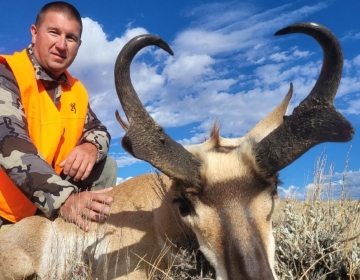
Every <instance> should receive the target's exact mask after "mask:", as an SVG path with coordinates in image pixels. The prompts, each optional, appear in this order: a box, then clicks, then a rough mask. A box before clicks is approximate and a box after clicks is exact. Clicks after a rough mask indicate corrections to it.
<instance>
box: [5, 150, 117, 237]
mask: <svg viewBox="0 0 360 280" xmlns="http://www.w3.org/2000/svg"><path fill="white" fill-rule="evenodd" d="M60 176H61V177H62V178H63V179H64V180H67V181H69V182H71V183H72V184H74V185H76V186H77V187H78V188H79V189H81V190H82V191H85V190H100V189H104V188H107V187H113V186H115V184H116V178H117V164H116V161H115V160H114V159H113V158H111V157H109V156H107V157H106V158H105V159H104V160H102V161H101V162H99V163H97V164H95V165H94V167H93V170H92V171H91V173H90V175H89V177H88V178H86V179H85V180H84V181H78V182H75V181H73V180H72V179H71V178H70V177H69V176H64V175H60ZM38 212H39V211H38ZM11 226H13V224H2V221H1V218H0V235H1V234H2V233H4V232H5V231H7V230H8V229H9V228H10V227H11Z"/></svg>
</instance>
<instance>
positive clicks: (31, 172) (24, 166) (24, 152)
mask: <svg viewBox="0 0 360 280" xmlns="http://www.w3.org/2000/svg"><path fill="white" fill-rule="evenodd" d="M27 125H28V124H27V119H26V116H25V113H24V110H23V107H22V105H21V102H20V91H19V88H18V86H17V83H16V81H15V77H14V75H13V74H12V73H11V71H9V69H7V67H5V66H4V65H3V64H0V167H1V168H2V169H3V170H4V171H5V173H6V174H7V175H8V176H9V178H10V179H11V180H12V182H13V183H14V184H15V185H16V186H17V187H18V188H19V189H20V190H21V191H22V193H23V194H24V195H25V196H26V197H27V198H29V200H30V201H31V202H33V203H34V204H35V205H36V206H37V207H38V208H39V209H40V210H41V211H42V212H43V213H44V214H45V215H46V216H47V217H48V218H54V217H55V216H56V214H57V212H58V210H59V209H60V207H61V205H62V204H63V203H64V202H65V201H66V199H67V198H68V197H69V196H70V195H71V194H72V193H74V192H77V187H76V186H74V185H72V184H71V183H69V182H68V181H64V180H62V179H61V177H60V176H58V175H57V174H56V172H55V171H54V170H53V168H52V167H51V166H50V165H49V164H48V163H47V162H46V161H45V160H44V159H43V158H42V156H41V155H40V153H39V151H38V150H37V149H36V147H35V146H34V144H33V142H32V141H31V139H30V137H29V134H28V131H27Z"/></svg>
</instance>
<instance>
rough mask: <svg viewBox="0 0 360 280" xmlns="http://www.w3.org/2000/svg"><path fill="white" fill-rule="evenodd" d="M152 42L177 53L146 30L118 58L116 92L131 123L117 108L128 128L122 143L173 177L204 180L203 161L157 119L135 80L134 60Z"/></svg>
mask: <svg viewBox="0 0 360 280" xmlns="http://www.w3.org/2000/svg"><path fill="white" fill-rule="evenodd" d="M150 45H155V46H158V47H160V48H162V49H163V50H165V51H167V52H168V53H170V54H171V55H172V54H173V52H172V50H171V48H170V47H169V45H168V44H167V43H166V42H165V41H164V40H162V39H161V38H160V37H158V36H155V35H150V34H145V35H140V36H137V37H135V38H133V39H132V40H130V41H129V42H128V43H127V44H126V45H125V46H124V47H123V49H122V50H121V52H120V53H119V55H118V57H117V59H116V63H115V86H116V92H117V94H118V97H119V100H120V103H121V105H122V108H123V110H124V112H125V114H126V117H127V119H128V121H129V124H127V123H126V122H124V121H123V120H122V119H121V117H120V115H119V112H118V111H117V110H116V112H115V114H116V118H117V120H118V121H119V123H120V125H121V126H122V127H123V128H124V129H125V131H126V134H125V136H124V137H123V139H122V141H121V143H122V146H123V147H124V149H125V150H126V151H127V152H129V153H130V154H131V155H133V156H134V157H136V158H139V159H142V160H145V161H147V162H149V163H150V164H152V165H153V166H154V167H156V168H158V169H159V170H161V171H162V172H163V173H165V174H166V175H168V176H169V177H171V178H176V179H179V180H182V181H184V182H185V183H189V184H192V185H193V186H196V185H198V183H199V182H200V171H199V168H200V162H199V161H198V159H197V158H195V157H194V156H193V155H192V154H191V153H189V152H188V151H187V150H185V148H184V147H183V146H182V145H180V144H179V143H177V142H175V141H174V140H173V139H171V138H170V137H169V136H168V135H167V134H166V133H165V131H164V129H163V128H162V127H161V126H160V125H158V124H157V123H156V122H155V121H154V119H153V118H152V117H151V116H150V115H149V113H148V112H147V111H146V109H145V108H144V106H143V105H142V103H141V101H140V100H139V98H138V95H137V93H136V92H135V90H134V87H133V85H132V83H131V79H130V64H131V62H132V60H133V58H134V57H135V55H136V54H137V53H138V52H139V51H140V50H141V49H143V48H144V47H146V46H150Z"/></svg>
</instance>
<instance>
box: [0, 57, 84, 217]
mask: <svg viewBox="0 0 360 280" xmlns="http://www.w3.org/2000/svg"><path fill="white" fill-rule="evenodd" d="M0 63H3V64H7V65H9V67H10V68H11V70H12V72H13V74H14V76H15V78H16V81H17V83H18V85H19V88H20V93H21V103H22V105H23V107H24V110H25V115H26V117H27V122H28V132H29V135H30V138H31V140H32V141H33V143H34V145H35V146H36V148H37V149H38V150H39V152H40V154H41V155H42V157H43V158H44V159H45V160H46V161H47V163H48V164H50V165H51V166H52V167H53V168H54V169H55V171H56V173H57V174H60V173H61V171H62V168H61V167H59V164H60V163H61V162H62V161H63V160H64V159H65V158H66V157H67V155H68V154H69V153H70V152H71V150H72V149H74V147H75V146H76V145H77V143H78V141H79V140H80V138H81V136H82V132H83V128H84V124H85V118H86V113H87V106H88V94H87V92H86V89H85V87H84V86H83V85H82V84H81V83H80V82H79V81H78V80H77V79H75V78H73V77H72V76H70V74H69V73H68V72H66V76H67V78H68V80H69V83H70V85H71V87H70V86H68V85H65V86H62V94H61V99H60V102H59V104H58V106H57V107H56V106H55V104H54V103H53V101H52V100H51V98H50V97H49V95H48V93H47V92H46V90H45V89H44V87H43V85H42V83H41V82H40V81H37V79H36V78H35V72H34V66H33V64H32V63H31V61H30V59H29V57H28V55H27V53H26V50H23V51H22V52H21V53H18V52H16V53H14V55H9V56H7V55H1V56H0ZM35 211H36V206H35V205H34V204H33V203H32V202H31V201H30V200H29V199H28V198H27V197H26V196H25V195H24V194H23V193H22V192H21V191H20V190H19V188H18V187H17V186H16V185H15V184H14V183H13V182H12V181H11V180H10V178H9V177H8V176H7V175H6V173H5V172H4V171H3V170H1V169H0V216H1V217H3V218H5V219H6V220H8V221H11V222H18V221H20V220H21V219H23V218H25V217H29V216H32V215H34V213H35Z"/></svg>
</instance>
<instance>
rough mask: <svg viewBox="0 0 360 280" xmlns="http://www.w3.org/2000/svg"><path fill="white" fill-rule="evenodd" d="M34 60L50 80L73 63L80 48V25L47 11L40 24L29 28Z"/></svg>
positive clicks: (63, 16)
mask: <svg viewBox="0 0 360 280" xmlns="http://www.w3.org/2000/svg"><path fill="white" fill-rule="evenodd" d="M30 31H31V35H32V40H31V41H32V44H33V51H34V55H35V58H36V59H37V61H38V62H39V64H40V66H41V67H42V68H43V69H44V70H45V71H46V72H47V73H48V75H49V76H51V77H52V78H55V79H56V78H58V77H59V76H60V74H61V73H63V72H64V71H65V70H66V69H67V68H68V67H69V66H70V65H71V63H72V62H73V61H74V59H75V57H76V54H77V51H78V49H79V47H80V44H81V40H80V24H79V23H78V22H77V21H76V20H74V19H69V18H68V17H67V16H66V15H65V14H63V13H57V12H52V11H49V12H48V13H46V14H45V15H44V18H43V21H42V23H40V25H39V26H38V28H37V27H36V26H35V25H32V26H31V28H30Z"/></svg>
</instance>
